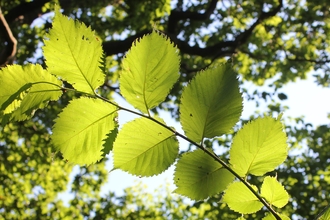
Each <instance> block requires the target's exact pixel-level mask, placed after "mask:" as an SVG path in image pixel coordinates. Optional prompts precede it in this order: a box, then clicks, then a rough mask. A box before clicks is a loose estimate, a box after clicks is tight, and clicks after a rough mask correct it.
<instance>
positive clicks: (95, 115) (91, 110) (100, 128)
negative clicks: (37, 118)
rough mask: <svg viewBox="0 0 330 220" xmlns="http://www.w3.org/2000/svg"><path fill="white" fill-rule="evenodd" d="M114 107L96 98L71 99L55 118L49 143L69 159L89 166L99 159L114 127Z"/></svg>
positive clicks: (115, 112)
mask: <svg viewBox="0 0 330 220" xmlns="http://www.w3.org/2000/svg"><path fill="white" fill-rule="evenodd" d="M116 117H117V108H116V107H115V106H113V105H111V104H109V103H106V102H104V101H102V100H100V99H92V98H87V97H82V98H79V99H74V100H72V101H71V102H70V103H69V105H68V106H67V107H66V108H65V109H64V110H63V112H61V113H60V114H59V118H57V119H56V120H55V125H54V129H53V135H52V142H53V144H54V146H55V147H56V148H57V149H58V150H60V151H61V152H62V153H63V156H64V158H65V159H67V160H69V161H70V162H73V163H76V164H80V165H89V164H92V163H95V162H97V161H98V160H100V159H102V155H103V148H104V147H103V145H104V143H105V139H106V138H107V134H109V133H110V132H111V131H112V130H114V129H115V127H116V122H115V118H116Z"/></svg>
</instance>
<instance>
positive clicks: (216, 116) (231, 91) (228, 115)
mask: <svg viewBox="0 0 330 220" xmlns="http://www.w3.org/2000/svg"><path fill="white" fill-rule="evenodd" d="M242 103H243V99H242V95H241V93H240V91H239V87H238V80H237V75H236V74H235V73H234V72H233V70H232V69H231V65H230V64H229V63H227V64H224V65H221V66H218V67H215V68H210V69H207V70H205V71H201V72H199V73H198V74H197V75H196V77H195V78H194V79H193V80H192V81H191V82H190V83H189V84H188V86H187V87H186V88H185V89H184V90H183V94H182V98H181V104H180V122H181V124H182V127H183V130H184V131H185V134H186V135H187V137H188V138H190V139H192V140H193V141H195V142H198V143H199V142H200V141H201V140H202V139H203V138H214V137H215V136H220V135H222V134H225V133H227V132H229V131H230V129H231V128H232V127H233V126H234V125H235V124H236V123H237V122H238V120H239V117H240V115H241V113H242V109H243V104H242Z"/></svg>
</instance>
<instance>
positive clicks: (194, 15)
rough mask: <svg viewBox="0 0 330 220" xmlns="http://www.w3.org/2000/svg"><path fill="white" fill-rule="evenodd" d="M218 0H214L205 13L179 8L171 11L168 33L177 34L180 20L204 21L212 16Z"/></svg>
mask: <svg viewBox="0 0 330 220" xmlns="http://www.w3.org/2000/svg"><path fill="white" fill-rule="evenodd" d="M217 3H218V0H212V1H211V2H210V5H209V7H208V8H207V9H206V11H205V12H204V13H198V12H192V11H177V9H175V10H172V11H171V15H170V16H169V19H168V25H167V33H168V34H170V35H174V34H175V35H176V29H177V24H178V22H179V21H180V20H186V19H189V20H191V21H202V20H206V19H207V18H209V17H210V15H211V14H212V12H213V11H214V10H215V8H216V6H217Z"/></svg>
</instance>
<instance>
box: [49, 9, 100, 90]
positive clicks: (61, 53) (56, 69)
mask: <svg viewBox="0 0 330 220" xmlns="http://www.w3.org/2000/svg"><path fill="white" fill-rule="evenodd" d="M47 38H48V39H46V40H45V46H44V47H43V51H44V56H45V58H46V64H47V68H48V70H49V71H50V72H51V73H52V74H55V75H57V76H59V77H61V78H62V79H64V80H66V81H68V82H69V83H70V84H72V86H73V87H74V88H75V89H77V90H79V91H82V92H86V93H89V94H94V91H95V89H96V88H98V87H99V86H100V85H102V84H103V82H104V77H105V76H104V74H103V73H102V70H101V68H100V65H101V64H100V63H101V61H102V59H101V58H102V53H103V52H102V47H101V41H100V40H99V39H98V38H97V37H96V36H95V33H94V31H92V30H91V28H89V27H86V25H85V24H83V23H80V22H78V21H74V20H72V19H70V20H69V19H68V18H67V17H66V16H64V15H62V14H61V13H60V10H59V8H56V12H55V18H54V21H53V26H52V28H51V30H50V32H49V34H48V35H47Z"/></svg>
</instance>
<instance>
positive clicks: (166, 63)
mask: <svg viewBox="0 0 330 220" xmlns="http://www.w3.org/2000/svg"><path fill="white" fill-rule="evenodd" d="M179 60H180V59H179V56H178V50H177V48H176V47H175V46H174V45H173V44H172V43H171V42H170V40H169V39H167V38H166V37H165V36H163V35H161V34H160V33H157V32H156V31H154V32H152V33H151V34H148V35H146V36H144V37H143V38H141V39H139V40H137V41H135V42H134V43H133V46H132V47H131V49H130V50H129V51H128V53H127V55H126V57H125V58H124V60H123V64H122V68H123V70H122V73H121V75H120V79H119V82H120V90H121V93H122V94H123V96H124V97H125V99H126V100H127V101H128V102H129V103H130V104H132V105H133V106H134V107H135V108H137V109H139V110H140V111H142V112H143V113H147V112H148V110H149V109H152V108H154V107H156V106H157V105H159V104H160V103H161V102H163V101H164V100H165V98H166V96H167V95H168V93H169V91H170V89H171V88H172V86H173V84H174V83H175V82H176V81H177V80H178V78H179Z"/></svg>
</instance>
